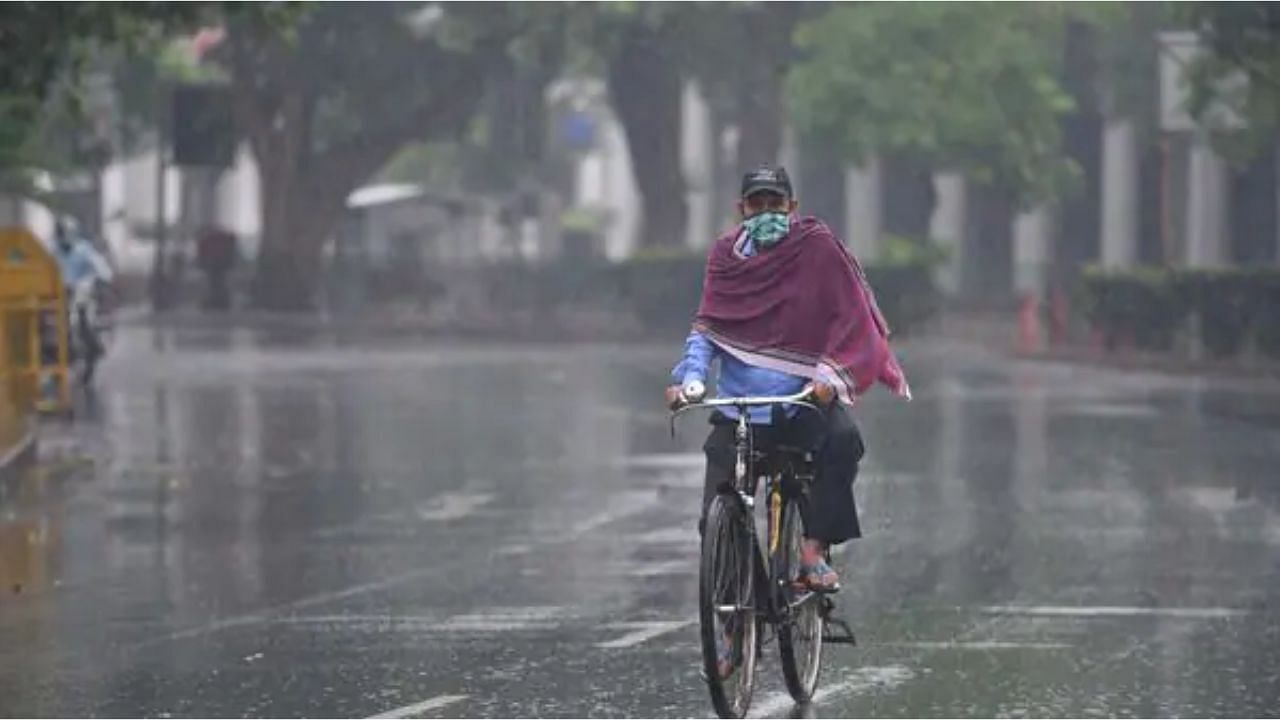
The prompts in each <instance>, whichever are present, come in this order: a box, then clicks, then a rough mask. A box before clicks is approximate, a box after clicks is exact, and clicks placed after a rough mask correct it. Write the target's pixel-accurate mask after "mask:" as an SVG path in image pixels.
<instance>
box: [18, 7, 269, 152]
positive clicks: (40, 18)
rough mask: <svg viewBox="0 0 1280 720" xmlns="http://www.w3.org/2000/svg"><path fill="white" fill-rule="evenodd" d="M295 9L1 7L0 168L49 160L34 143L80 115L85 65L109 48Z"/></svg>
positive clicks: (144, 46)
mask: <svg viewBox="0 0 1280 720" xmlns="http://www.w3.org/2000/svg"><path fill="white" fill-rule="evenodd" d="M291 13H292V9H291V8H290V7H288V6H287V5H285V6H280V5H278V4H272V3H262V4H247V5H242V4H240V3H221V2H194V3H46V2H10V3H4V4H3V5H0V168H4V169H13V168H24V167H32V166H36V167H38V166H41V165H42V164H43V163H45V162H46V161H47V160H48V158H47V157H45V156H44V155H43V154H42V153H41V152H40V150H41V149H42V148H40V147H39V144H38V143H33V142H32V139H33V136H34V135H35V134H36V133H37V131H38V130H39V127H40V125H41V124H42V123H43V122H44V121H46V120H48V119H49V116H48V113H49V112H50V111H51V108H50V107H49V105H50V102H51V101H55V100H56V101H58V102H57V107H54V108H52V112H53V113H54V115H55V116H59V117H60V118H61V119H62V120H64V121H70V120H77V119H80V118H79V111H80V109H81V108H80V104H79V103H80V101H81V100H82V92H83V87H82V85H81V83H80V80H81V73H82V71H83V69H84V68H85V65H86V64H87V63H88V62H89V61H91V60H92V59H94V58H98V57H101V55H102V54H103V52H104V51H108V50H111V49H115V48H124V49H126V50H133V51H135V56H141V55H142V54H143V52H142V51H143V50H146V51H148V52H149V51H151V50H154V49H155V48H157V47H158V45H159V44H160V43H162V42H163V40H164V39H165V38H166V37H167V36H169V35H170V34H172V33H174V32H177V31H181V30H185V29H190V28H193V27H196V26H198V25H200V24H201V23H204V22H211V21H213V20H215V19H216V18H219V17H222V16H235V17H243V16H254V17H257V18H259V19H260V20H262V21H263V22H270V23H275V24H279V23H280V22H281V21H282V20H285V19H287V18H288V17H289V16H290V14H291Z"/></svg>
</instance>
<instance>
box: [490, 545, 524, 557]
mask: <svg viewBox="0 0 1280 720" xmlns="http://www.w3.org/2000/svg"><path fill="white" fill-rule="evenodd" d="M531 552H533V548H532V547H531V546H530V545H528V544H526V543H514V544H511V545H503V546H502V547H500V548H498V549H497V550H494V551H493V554H494V556H495V557H509V556H515V555H528V554H529V553H531Z"/></svg>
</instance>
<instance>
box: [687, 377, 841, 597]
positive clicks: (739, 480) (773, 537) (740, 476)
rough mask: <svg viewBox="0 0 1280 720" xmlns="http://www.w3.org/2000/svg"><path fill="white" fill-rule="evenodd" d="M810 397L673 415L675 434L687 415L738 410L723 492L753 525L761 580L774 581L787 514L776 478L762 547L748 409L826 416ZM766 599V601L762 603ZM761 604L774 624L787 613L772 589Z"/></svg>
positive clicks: (712, 405)
mask: <svg viewBox="0 0 1280 720" xmlns="http://www.w3.org/2000/svg"><path fill="white" fill-rule="evenodd" d="M810 397H812V392H811V390H810V389H809V388H808V387H806V388H805V389H804V390H802V391H801V392H799V393H796V394H795V395H786V396H779V397H741V398H717V399H713V400H705V401H702V402H697V403H690V404H688V405H685V406H683V407H681V408H678V409H677V410H675V411H674V412H673V413H672V415H671V432H672V434H673V435H674V434H675V421H676V419H677V418H678V417H680V416H681V415H683V414H684V413H685V412H689V411H691V410H703V409H716V408H722V407H732V408H734V409H736V410H737V412H738V419H737V422H736V423H735V430H734V440H735V443H734V444H735V448H736V452H735V458H734V472H733V477H734V479H733V489H732V492H725V491H722V492H721V494H722V495H723V496H726V497H732V498H734V499H735V501H736V503H737V505H738V509H739V510H740V511H741V512H743V513H744V517H745V518H748V519H749V522H747V523H746V528H747V535H748V537H749V539H750V541H751V546H752V547H753V548H755V552H754V553H753V556H754V559H755V562H756V570H757V571H758V572H759V574H760V577H761V578H765V579H767V578H770V570H771V569H772V568H771V564H770V562H769V556H770V554H772V553H773V552H774V551H776V550H777V546H778V541H779V533H780V527H781V524H782V522H781V521H782V511H783V502H782V487H781V483H780V482H774V481H773V479H772V478H770V482H769V485H768V487H767V491H766V501H767V507H768V509H769V515H768V517H767V522H768V537H767V538H766V543H764V544H763V545H762V544H761V543H760V542H759V537H758V532H757V530H756V523H755V519H754V518H755V495H756V491H757V490H758V487H757V481H758V480H759V475H760V473H759V472H757V468H756V467H755V462H756V459H757V458H756V456H755V452H754V447H753V443H752V440H753V436H752V433H751V421H750V418H749V415H748V409H750V408H752V407H761V406H768V407H772V406H774V405H792V406H796V407H801V408H805V409H808V410H811V411H813V412H816V413H818V414H824V413H823V410H822V408H820V407H818V406H817V405H815V404H813V403H812V402H810V401H809V398H810ZM780 479H781V478H779V480H780ZM766 587H768V585H767V583H761V584H759V585H757V588H758V589H764V588H766ZM762 600H763V601H764V602H763V603H760V601H762ZM757 604H760V605H761V607H758V608H757V609H756V611H755V612H756V614H757V615H764V616H765V617H766V618H767V619H768V620H769V621H770V622H776V621H777V620H778V619H779V618H780V617H781V616H782V615H783V614H784V608H780V607H776V593H775V592H773V590H772V588H771V589H770V591H769V592H766V593H764V594H763V596H762V597H757ZM790 609H791V608H789V607H788V608H785V611H789V610H790ZM725 611H733V612H737V611H739V608H725Z"/></svg>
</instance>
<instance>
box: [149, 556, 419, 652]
mask: <svg viewBox="0 0 1280 720" xmlns="http://www.w3.org/2000/svg"><path fill="white" fill-rule="evenodd" d="M436 572H437V570H436V569H435V568H421V569H418V570H413V571H411V572H406V573H401V574H399V575H392V576H391V577H389V578H386V579H383V580H378V581H377V582H371V583H364V584H361V585H355V586H352V587H349V588H345V589H343V590H335V591H333V592H326V593H318V594H316V595H310V596H308V597H304V598H299V599H298V600H294V601H293V602H289V603H284V604H282V605H276V606H274V607H270V608H267V609H266V610H263V611H261V612H256V613H249V614H246V615H236V616H232V617H229V618H223V619H221V620H215V621H213V622H210V623H206V624H204V625H197V626H196V627H192V628H187V629H186V630H178V631H176V632H172V633H169V634H167V635H163V636H161V637H157V638H151V639H150V640H143V641H142V642H140V643H137V644H136V645H133V646H131V648H130V649H133V650H136V649H139V648H144V647H149V646H152V645H156V644H159V643H163V642H170V641H173V640H186V639H188V638H193V637H200V636H201V635H209V634H211V633H216V632H221V631H223V630H229V629H231V628H237V627H243V626H245V625H257V624H259V623H265V622H268V621H269V620H271V617H272V616H273V615H277V614H280V613H284V612H287V611H290V610H301V609H303V608H308V607H312V606H314V605H320V604H323V603H327V602H332V601H334V600H342V599H344V598H348V597H352V596H354V595H361V594H363V593H367V592H374V591H377V590H383V589H386V588H389V587H394V586H396V585H400V584H403V583H406V582H410V581H412V580H417V579H418V578H422V577H426V576H427V575H432V574H435V573H436Z"/></svg>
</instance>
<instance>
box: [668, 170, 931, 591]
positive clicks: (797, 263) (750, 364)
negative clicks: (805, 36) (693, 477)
mask: <svg viewBox="0 0 1280 720" xmlns="http://www.w3.org/2000/svg"><path fill="white" fill-rule="evenodd" d="M796 208H797V203H796V200H795V198H794V197H793V193H792V187H791V180H790V178H789V177H788V176H787V172H786V170H785V169H783V168H781V167H772V166H762V167H759V168H757V169H755V170H753V171H751V172H749V173H747V174H746V176H745V177H744V178H743V180H742V192H741V199H740V201H739V203H738V209H739V211H740V213H741V217H742V222H741V224H740V225H738V226H737V227H736V228H735V229H734V230H733V231H732V232H731V233H729V234H728V235H725V236H724V237H721V238H720V239H719V240H717V241H716V243H715V245H714V246H713V247H712V249H711V253H710V255H709V257H708V259H707V269H706V280H705V284H704V288H703V295H702V303H701V306H700V307H699V309H698V313H697V318H696V321H695V323H694V327H693V331H692V332H691V333H690V335H689V337H688V339H687V340H686V341H685V353H684V358H683V359H682V360H681V361H680V363H679V364H677V365H676V366H675V368H674V370H673V371H672V374H671V376H672V381H673V385H672V386H670V387H669V388H667V392H666V399H667V403H668V405H671V406H676V405H678V404H680V403H681V402H682V401H684V400H686V399H695V398H687V394H688V393H685V392H684V391H683V388H700V387H702V384H703V383H705V382H706V380H707V375H708V371H709V369H710V367H711V364H712V361H713V360H717V359H718V360H719V361H720V373H719V384H718V387H717V393H718V394H719V395H720V396H722V397H742V396H756V397H759V396H783V395H791V394H794V393H797V392H799V391H801V390H802V389H804V387H805V386H806V385H807V384H812V385H813V389H814V394H815V396H816V398H817V400H818V401H819V403H820V404H822V405H824V406H827V412H826V419H825V420H823V419H822V418H820V417H819V416H817V415H815V414H814V413H797V412H796V410H795V409H794V408H793V409H792V410H790V411H788V412H787V413H785V415H784V416H783V417H781V418H779V419H781V420H782V423H781V426H777V427H775V426H774V420H775V418H774V417H773V416H772V411H771V409H770V408H768V407H761V408H756V409H753V410H751V411H750V419H751V422H752V426H753V428H754V432H756V433H757V435H758V436H759V435H766V436H768V437H769V438H771V439H772V440H774V441H777V442H785V443H786V444H789V445H795V446H801V447H808V448H812V449H815V450H816V451H817V457H816V466H817V470H816V477H815V478H814V482H813V485H812V487H811V489H810V493H809V498H808V502H807V505H806V509H805V527H806V529H807V535H808V537H806V539H805V543H804V548H803V551H802V567H801V579H802V580H803V581H804V582H806V583H807V584H808V585H809V586H810V587H812V588H814V589H824V590H832V589H835V588H837V587H838V586H839V577H838V576H837V574H836V572H835V571H834V570H833V569H832V568H831V567H830V565H828V564H827V562H826V560H825V557H824V555H825V553H826V550H827V548H828V547H830V546H831V545H835V544H839V543H843V542H844V541H846V540H849V539H852V538H857V537H860V536H861V531H860V529H859V526H858V512H857V507H856V505H855V503H854V497H853V481H854V478H855V477H856V475H857V472H858V462H859V461H860V460H861V459H862V455H863V450H864V448H863V444H862V438H861V435H860V434H859V432H858V428H857V426H856V425H855V424H854V421H853V416H852V414H851V413H850V411H849V409H848V408H849V406H850V405H851V404H852V403H853V400H854V398H855V397H856V396H858V395H860V394H862V393H864V392H866V391H867V390H868V389H869V388H870V387H871V386H872V385H873V384H875V383H876V382H877V381H879V382H882V383H884V384H885V385H887V386H888V387H889V388H890V389H891V390H893V391H894V392H895V393H897V394H898V395H901V396H904V397H906V398H908V399H909V398H910V397H911V391H910V389H909V387H908V385H907V381H906V377H905V375H904V373H903V371H902V368H901V367H900V366H899V364H898V361H897V359H896V358H895V357H894V354H893V352H892V350H890V348H889V342H888V337H889V329H888V326H887V324H886V323H885V320H884V318H883V317H882V316H881V315H880V311H879V309H878V308H877V307H876V302H875V298H874V296H873V295H872V292H871V287H870V286H869V285H868V284H867V281H866V278H865V276H864V274H863V272H862V268H861V266H860V265H859V264H858V262H857V260H855V259H854V257H853V256H852V255H851V254H850V253H849V252H848V251H847V250H846V249H845V247H844V246H843V245H842V244H841V243H840V241H839V240H838V239H837V238H836V237H835V235H834V234H833V233H832V231H831V230H830V228H828V227H827V226H826V225H825V224H824V223H823V222H822V221H820V220H818V219H816V218H812V217H805V218H801V217H798V216H797V215H796ZM736 419H737V413H736V411H734V410H732V409H726V410H722V411H719V412H717V413H715V414H714V415H712V417H711V423H712V425H713V426H714V427H713V429H712V431H711V434H710V436H709V437H708V438H707V441H706V444H705V445H704V446H703V450H704V451H705V452H706V456H707V473H706V486H705V489H704V494H703V515H704V517H705V514H706V509H707V506H708V505H709V504H710V502H711V500H712V499H713V498H714V497H715V495H716V489H717V487H718V486H720V485H721V484H722V483H725V482H731V481H732V478H733V471H734V461H735V458H734V421H735V420H736ZM700 527H701V525H700Z"/></svg>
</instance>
